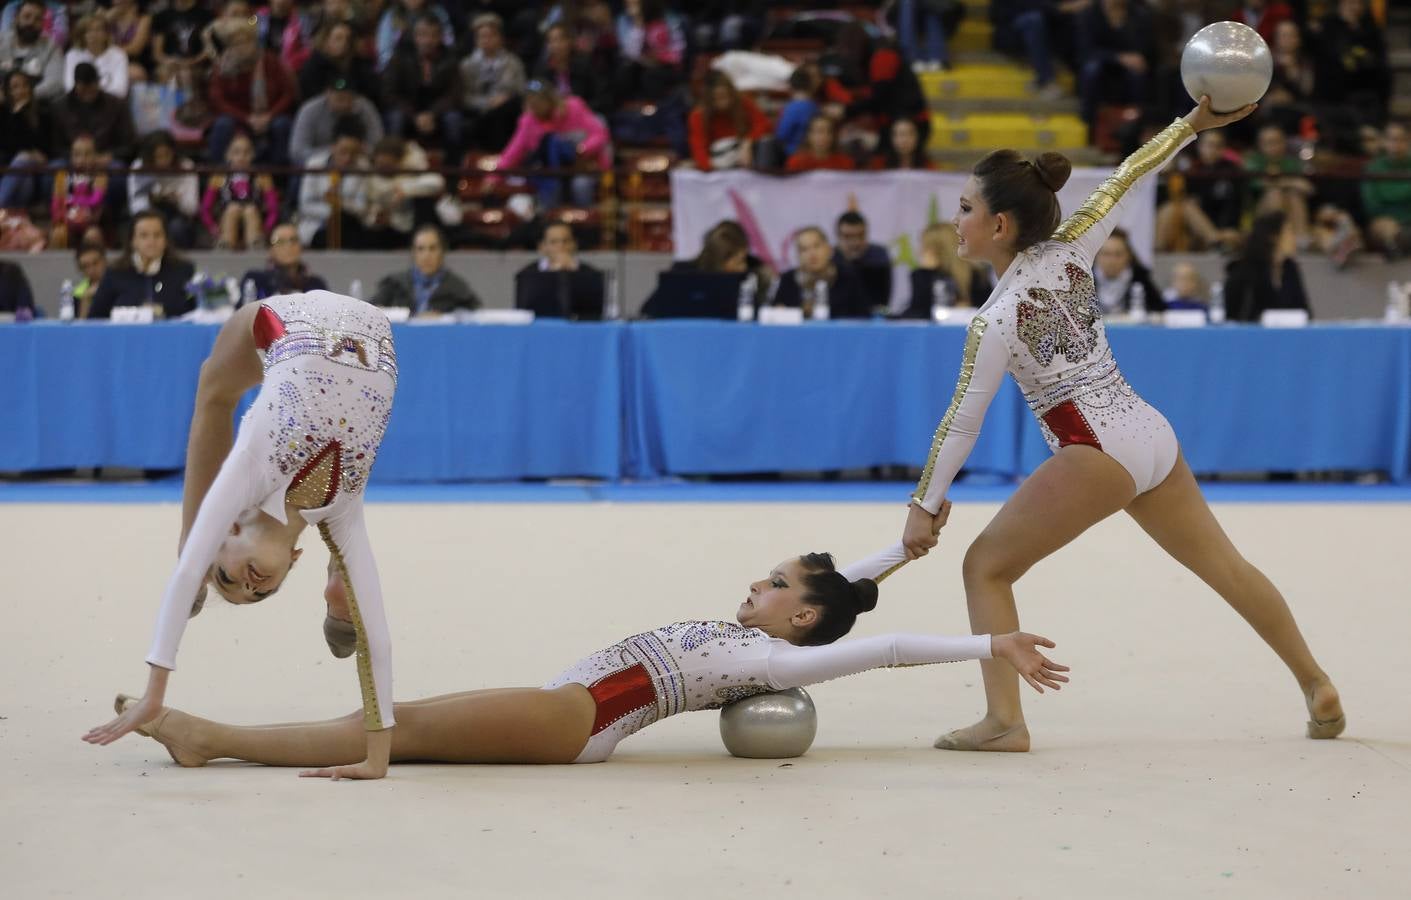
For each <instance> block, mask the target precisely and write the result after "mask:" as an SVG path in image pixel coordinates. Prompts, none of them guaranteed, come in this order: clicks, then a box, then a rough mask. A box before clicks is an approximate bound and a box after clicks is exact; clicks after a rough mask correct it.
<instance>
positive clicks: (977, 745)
mask: <svg viewBox="0 0 1411 900" xmlns="http://www.w3.org/2000/svg"><path fill="white" fill-rule="evenodd" d="M1253 111H1254V107H1253V106H1247V107H1245V108H1244V109H1241V110H1238V111H1236V112H1234V113H1230V114H1228V115H1218V114H1215V113H1213V112H1211V109H1210V98H1208V97H1202V98H1201V101H1200V104H1199V105H1198V106H1197V107H1196V108H1195V109H1194V110H1192V111H1191V112H1190V114H1188V115H1187V116H1185V117H1184V118H1182V119H1177V120H1176V122H1175V123H1174V124H1172V125H1171V126H1170V127H1168V128H1167V129H1166V130H1165V131H1162V132H1161V133H1160V134H1158V135H1157V136H1156V137H1155V138H1153V139H1152V140H1151V141H1149V142H1148V143H1147V144H1146V145H1145V146H1143V147H1142V148H1141V149H1139V150H1138V151H1137V152H1136V153H1134V154H1133V155H1132V156H1130V157H1128V158H1127V160H1126V161H1125V162H1123V163H1122V165H1121V166H1120V167H1118V169H1117V171H1116V172H1115V173H1114V174H1113V175H1112V176H1111V177H1110V178H1108V179H1107V180H1106V181H1104V182H1103V183H1102V185H1101V186H1100V187H1099V188H1098V189H1097V190H1096V191H1095V192H1094V193H1093V194H1092V196H1091V197H1089V198H1088V200H1087V202H1086V203H1084V204H1083V206H1082V207H1080V208H1079V209H1078V211H1077V212H1075V213H1074V214H1073V215H1071V216H1070V217H1069V218H1068V219H1067V220H1066V221H1064V222H1063V223H1062V224H1059V209H1058V198H1057V197H1056V196H1055V195H1056V192H1057V191H1058V190H1059V189H1060V188H1061V187H1063V184H1064V182H1066V181H1067V180H1068V174H1069V170H1070V166H1069V163H1068V160H1066V159H1064V158H1063V157H1062V156H1061V155H1059V154H1057V153H1045V154H1043V155H1042V156H1041V157H1039V159H1038V161H1037V163H1033V162H1029V161H1027V160H1025V159H1023V158H1021V157H1020V155H1019V154H1018V153H1015V152H1014V151H1012V150H1000V151H996V152H994V153H991V154H990V155H989V156H987V157H985V158H984V159H982V160H981V161H980V162H979V163H978V164H977V165H976V166H975V169H974V173H973V175H972V177H971V178H970V179H969V181H968V182H967V183H966V185H965V187H964V188H963V191H962V194H961V197H960V208H959V211H958V212H957V213H956V216H955V226H956V230H957V232H958V233H959V237H960V241H959V253H960V256H961V257H962V258H965V259H970V260H984V261H985V262H988V263H990V264H991V265H993V266H994V269H995V272H996V273H998V278H999V283H998V285H997V286H996V287H995V289H994V291H993V292H992V293H991V294H990V299H989V301H988V302H986V303H985V305H984V306H982V307H981V308H980V310H979V313H978V315H977V316H976V317H975V319H974V320H973V321H972V323H971V325H970V331H969V335H968V337H967V338H966V341H965V350H964V357H963V359H962V362H961V370H960V380H959V382H958V383H957V385H956V388H955V394H954V396H953V397H952V399H951V403H950V407H949V408H948V409H947V410H946V412H945V415H944V416H943V417H942V419H941V422H940V425H939V426H938V427H937V429H936V435H935V439H934V441H933V443H932V447H931V455H930V459H929V460H928V462H927V463H926V466H925V468H924V470H923V475H922V478H921V481H920V483H919V484H918V485H917V487H916V492H915V493H914V494H913V496H912V501H911V509H910V512H909V514H908V518H907V522H906V526H905V530H904V533H903V537H902V543H903V544H904V546H905V547H906V549H907V554H908V557H909V558H915V557H917V556H920V555H924V554H925V553H926V552H927V551H928V550H929V549H930V548H932V547H934V546H935V545H936V542H937V537H936V536H937V534H938V533H939V523H938V520H937V519H935V518H934V515H935V514H936V513H937V512H938V511H939V510H940V508H941V504H942V502H943V501H944V499H945V496H946V491H947V490H948V489H949V487H950V483H951V480H952V479H953V478H954V477H955V474H956V472H957V471H958V470H959V469H960V467H961V465H962V464H963V463H964V462H965V458H966V456H967V455H968V454H969V453H970V449H971V447H973V446H974V444H975V438H976V436H977V435H978V433H979V430H980V424H981V421H982V420H983V418H984V415H985V409H986V407H987V406H988V405H989V402H990V399H991V398H992V397H993V396H994V394H995V391H996V390H998V389H999V387H1000V383H1001V381H1002V380H1003V379H1004V373H1005V372H1006V370H1007V371H1008V372H1009V373H1010V374H1012V375H1013V376H1014V380H1015V381H1016V382H1017V383H1018V385H1019V388H1020V390H1022V391H1023V392H1024V396H1025V399H1026V400H1027V401H1028V403H1029V407H1030V409H1032V410H1033V412H1034V415H1035V417H1036V418H1037V419H1038V420H1039V428H1040V429H1041V430H1042V431H1043V435H1044V438H1045V440H1046V441H1047V442H1048V445H1049V448H1050V449H1051V450H1052V451H1053V456H1052V457H1051V458H1050V459H1049V460H1047V461H1046V462H1044V464H1043V465H1041V466H1039V468H1038V469H1037V470H1035V471H1034V473H1033V474H1032V475H1030V476H1029V477H1028V478H1027V479H1026V480H1025V481H1024V483H1023V484H1022V485H1020V487H1019V489H1018V490H1017V491H1015V493H1014V495H1013V496H1011V497H1010V498H1009V501H1008V502H1006V503H1005V505H1004V507H1003V508H1002V509H1001V510H1000V511H999V513H998V514H997V515H996V516H995V518H994V519H993V520H992V521H991V522H990V524H989V525H988V526H987V527H986V528H985V530H984V531H983V532H982V533H981V534H980V536H979V537H978V538H976V539H975V542H974V543H973V544H971V546H970V549H969V551H968V552H967V553H966V555H965V562H964V567H963V572H964V580H965V594H966V600H967V602H968V604H969V608H970V624H971V627H972V629H973V630H974V631H976V632H994V633H1002V632H1006V631H1013V630H1015V629H1017V628H1018V627H1019V617H1018V614H1017V613H1016V611H1015V608H1014V591H1013V585H1014V582H1015V581H1017V580H1018V579H1019V578H1020V576H1022V575H1023V574H1024V573H1025V572H1026V571H1028V570H1029V568H1030V567H1031V566H1033V565H1034V563H1036V562H1038V561H1039V560H1041V559H1043V558H1044V557H1046V556H1048V555H1049V554H1051V553H1053V552H1054V551H1056V550H1058V549H1059V548H1060V547H1063V546H1064V545H1066V544H1067V543H1068V542H1070V541H1072V540H1073V539H1074V538H1076V537H1077V536H1078V535H1080V534H1082V533H1083V532H1084V531H1086V530H1087V529H1088V528H1090V527H1091V526H1092V525H1094V524H1096V523H1098V522H1100V521H1102V520H1103V519H1105V518H1107V517H1108V516H1110V515H1112V514H1113V513H1115V512H1117V511H1118V510H1126V511H1127V513H1128V514H1129V515H1131V517H1132V518H1134V519H1136V521H1137V524H1138V525H1140V526H1141V527H1142V528H1143V529H1144V530H1145V531H1146V532H1147V533H1148V534H1149V535H1151V537H1152V538H1153V539H1154V540H1155V541H1156V542H1157V543H1158V544H1159V545H1161V547H1162V549H1164V550H1165V551H1166V552H1167V553H1169V554H1170V555H1171V556H1172V557H1174V558H1175V559H1176V560H1177V561H1178V562H1180V563H1181V564H1183V565H1185V566H1186V567H1187V568H1189V569H1190V570H1191V571H1192V572H1194V573H1195V574H1196V575H1197V576H1199V577H1200V578H1201V580H1203V581H1204V582H1205V583H1206V584H1208V585H1210V586H1211V587H1212V588H1214V589H1215V591H1216V592H1218V593H1219V594H1220V596H1221V597H1223V598H1224V599H1225V601H1226V602H1228V603H1229V604H1230V606H1232V607H1234V609H1235V611H1236V612H1238V613H1239V614H1240V615H1241V616H1243V617H1244V618H1245V620H1246V621H1248V622H1249V624H1250V625H1252V626H1253V627H1254V630H1255V631H1256V632H1258V634H1259V636H1260V637H1262V638H1263V639H1264V640H1265V641H1266V642H1267V643H1268V644H1269V646H1270V647H1272V648H1273V650H1274V652H1275V653H1277V654H1278V655H1279V658H1280V659H1282V660H1283V661H1284V664H1285V665H1287V666H1288V667H1289V669H1290V670H1291V671H1292V673H1293V675H1294V677H1295V678H1296V679H1297V680H1298V685H1299V687H1300V688H1301V689H1302V691H1303V695H1304V700H1305V703H1306V705H1307V707H1308V713H1309V722H1308V736H1309V737H1311V738H1331V737H1336V736H1337V735H1338V734H1340V733H1341V732H1342V730H1343V728H1344V726H1345V724H1346V722H1345V719H1344V718H1343V712H1342V705H1341V703H1340V702H1339V699H1338V693H1337V690H1336V689H1335V688H1334V687H1333V683H1332V681H1331V680H1330V679H1329V678H1328V675H1327V673H1325V672H1324V671H1323V669H1322V668H1321V667H1319V665H1318V663H1317V661H1316V660H1314V658H1313V654H1312V652H1310V651H1309V649H1308V645H1307V644H1306V643H1304V640H1303V636H1302V635H1301V634H1300V633H1299V630H1298V625H1297V623H1295V622H1294V618H1293V614H1292V613H1291V612H1290V611H1289V608H1288V605H1287V604H1286V603H1285V602H1284V598H1283V597H1282V596H1281V595H1280V594H1279V592H1278V590H1277V589H1276V588H1275V587H1274V586H1273V585H1272V584H1271V583H1270V582H1269V579H1267V578H1266V577H1264V575H1263V573H1261V572H1260V571H1259V570H1258V569H1256V568H1255V567H1254V566H1253V565H1251V564H1250V563H1249V562H1248V561H1246V560H1245V559H1244V557H1242V556H1241V555H1240V554H1239V551H1237V550H1236V549H1235V547H1234V545H1233V544H1231V543H1230V540H1229V538H1228V537H1226V535H1225V533H1224V531H1223V530H1221V528H1220V525H1219V523H1218V522H1216V520H1215V517H1214V515H1212V514H1211V511H1210V507H1209V506H1208V505H1207V504H1206V502H1205V499H1204V497H1202V496H1201V493H1200V488H1199V487H1198V486H1197V485H1196V482H1195V478H1194V477H1193V476H1192V475H1191V470H1190V468H1189V467H1188V466H1187V465H1186V462H1185V460H1184V459H1183V458H1182V456H1181V452H1180V448H1179V446H1178V445H1177V443H1176V436H1175V434H1174V432H1173V431H1172V430H1171V426H1170V425H1169V424H1168V423H1167V422H1166V419H1165V418H1163V417H1162V415H1161V414H1160V413H1159V412H1157V411H1156V410H1155V409H1153V408H1152V407H1151V406H1149V405H1148V404H1147V403H1146V402H1145V401H1143V400H1142V399H1141V397H1139V396H1137V394H1136V393H1135V392H1134V391H1133V390H1132V387H1131V386H1130V385H1129V384H1128V383H1127V381H1126V379H1124V378H1123V377H1122V373H1121V372H1120V371H1119V370H1118V369H1117V364H1116V362H1114V361H1113V358H1112V351H1111V349H1110V348H1109V347H1108V344H1107V336H1106V333H1105V332H1104V330H1103V322H1102V311H1101V308H1100V307H1099V305H1098V302H1097V298H1096V296H1095V294H1094V290H1093V279H1092V275H1091V274H1090V273H1091V272H1092V263H1093V257H1094V256H1095V255H1096V253H1097V251H1098V248H1100V247H1101V246H1102V244H1103V242H1104V241H1105V240H1106V239H1107V236H1108V234H1109V233H1110V232H1111V231H1112V229H1113V227H1114V226H1115V225H1116V224H1117V223H1118V221H1119V219H1120V218H1121V211H1122V209H1123V208H1124V207H1125V205H1126V204H1127V202H1128V201H1129V199H1130V196H1131V195H1130V194H1129V193H1128V192H1129V191H1130V189H1131V188H1132V187H1133V186H1134V185H1135V184H1136V183H1137V182H1138V181H1139V180H1140V179H1141V178H1142V177H1144V176H1148V175H1150V174H1151V173H1153V172H1155V171H1156V170H1158V169H1159V168H1160V167H1161V166H1162V165H1163V164H1164V163H1165V162H1166V161H1168V160H1170V159H1171V158H1172V157H1174V156H1175V155H1176V153H1177V152H1178V151H1179V150H1180V149H1181V148H1182V147H1184V146H1185V145H1186V144H1188V143H1190V142H1191V141H1192V140H1194V139H1195V135H1196V133H1197V132H1199V131H1204V130H1205V129H1207V128H1218V127H1220V126H1222V125H1226V124H1229V123H1230V122H1234V121H1237V120H1239V119H1242V118H1244V117H1245V116H1247V115H1249V114H1250V113H1251V112H1253ZM981 668H982V670H983V673H984V682H985V697H986V701H987V703H988V710H987V712H986V714H985V717H984V718H983V719H982V720H981V721H979V722H978V723H976V724H974V725H972V726H970V727H968V728H962V729H959V730H957V731H952V732H950V733H949V734H946V735H943V736H942V737H941V738H940V739H939V740H937V741H936V746H937V747H939V748H942V749H948V750H1012V751H1023V750H1028V749H1029V731H1028V729H1027V727H1026V726H1025V724H1024V713H1023V710H1022V709H1021V708H1020V704H1019V687H1018V682H1017V681H1015V679H1014V676H1013V674H1012V673H1011V672H1009V671H1007V670H1006V669H1005V668H1004V667H1002V666H998V665H995V664H994V663H982V664H981Z"/></svg>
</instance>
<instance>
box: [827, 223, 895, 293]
mask: <svg viewBox="0 0 1411 900" xmlns="http://www.w3.org/2000/svg"><path fill="white" fill-rule="evenodd" d="M836 231H837V236H838V249H837V250H835V251H834V253H833V264H834V265H835V266H837V267H838V268H839V269H850V270H851V271H852V272H853V274H855V275H856V276H857V279H858V281H860V282H862V287H863V290H864V292H865V293H866V295H867V302H868V304H869V305H870V306H872V307H873V308H874V309H875V308H879V307H880V308H883V309H885V308H886V307H887V306H888V305H889V304H890V303H891V300H892V258H891V257H890V256H889V255H888V254H887V248H886V247H883V246H882V245H881V244H873V243H869V242H868V240H867V220H866V219H865V218H863V217H862V213H860V212H856V211H854V210H849V211H847V212H845V213H843V214H842V215H841V216H839V217H838V224H837V228H836Z"/></svg>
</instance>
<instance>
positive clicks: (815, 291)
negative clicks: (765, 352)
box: [769, 227, 872, 319]
mask: <svg viewBox="0 0 1411 900" xmlns="http://www.w3.org/2000/svg"><path fill="white" fill-rule="evenodd" d="M794 247H795V249H796V250H797V251H798V257H799V265H798V268H796V269H790V270H789V271H787V272H785V273H784V274H783V275H781V276H779V281H778V283H777V287H776V289H775V291H774V296H773V297H772V298H771V299H770V303H769V305H771V306H794V307H799V308H801V309H802V310H803V314H804V318H806V319H812V318H815V317H818V307H819V306H820V305H821V304H820V301H822V300H824V299H825V295H826V300H827V305H828V316H829V318H833V319H866V318H870V317H871V316H872V304H871V302H870V301H869V300H868V298H867V292H866V290H865V289H864V288H863V286H862V281H861V279H859V278H858V276H857V273H856V272H854V271H853V270H852V268H851V267H848V266H838V265H837V264H836V263H835V262H834V261H833V248H832V247H830V246H829V245H828V236H827V235H826V234H824V233H823V229H821V228H817V227H809V228H805V229H803V230H802V231H800V232H799V233H798V234H797V235H796V236H795V238H794Z"/></svg>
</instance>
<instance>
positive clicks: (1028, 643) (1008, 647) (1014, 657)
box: [990, 631, 1068, 694]
mask: <svg viewBox="0 0 1411 900" xmlns="http://www.w3.org/2000/svg"><path fill="white" fill-rule="evenodd" d="M1053 645H1054V644H1053V641H1051V640H1049V639H1048V638H1046V637H1041V636H1039V635H1037V634H1025V633H1024V632H1022V631H1011V632H1010V633H1009V634H997V635H994V636H993V637H991V638H990V655H991V656H993V657H994V658H995V659H1002V660H1004V661H1005V662H1007V663H1009V664H1010V665H1011V666H1013V667H1014V669H1015V671H1017V672H1018V673H1019V674H1020V675H1022V676H1024V680H1025V681H1027V682H1029V684H1030V686H1032V687H1033V689H1034V690H1036V691H1038V692H1039V693H1040V694H1042V693H1043V692H1044V686H1048V687H1051V688H1053V689H1054V690H1055V691H1057V690H1061V689H1062V687H1061V685H1060V684H1059V682H1060V681H1061V682H1064V683H1066V682H1067V681H1068V676H1067V675H1062V674H1060V673H1061V672H1067V671H1068V667H1067V666H1061V665H1059V664H1058V663H1056V662H1054V661H1053V660H1051V659H1049V658H1048V657H1047V656H1044V655H1043V654H1042V653H1040V652H1039V650H1038V648H1039V647H1052V646H1053Z"/></svg>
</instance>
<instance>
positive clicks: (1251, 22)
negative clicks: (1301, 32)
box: [1230, 0, 1298, 47]
mask: <svg viewBox="0 0 1411 900" xmlns="http://www.w3.org/2000/svg"><path fill="white" fill-rule="evenodd" d="M1230 18H1231V19H1233V20H1234V21H1236V22H1240V23H1242V24H1245V25H1248V26H1249V27H1250V28H1253V29H1254V30H1255V31H1257V32H1259V36H1260V37H1262V38H1263V39H1264V43H1266V44H1268V45H1269V46H1271V47H1272V46H1273V45H1274V33H1275V32H1276V31H1277V30H1278V28H1279V26H1280V25H1281V24H1283V23H1284V22H1294V24H1295V25H1297V24H1298V23H1297V22H1296V21H1295V20H1294V16H1293V8H1292V7H1290V6H1289V5H1288V4H1287V3H1284V2H1283V0H1240V5H1239V8H1238V9H1236V10H1235V11H1234V14H1233V15H1232V16H1231V17H1230Z"/></svg>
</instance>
